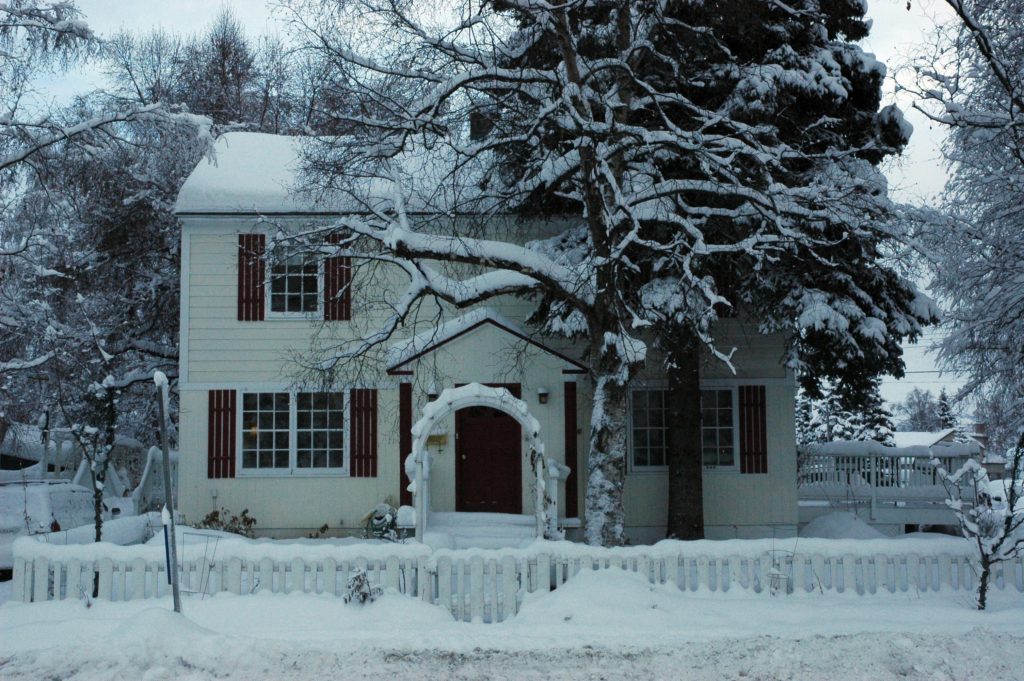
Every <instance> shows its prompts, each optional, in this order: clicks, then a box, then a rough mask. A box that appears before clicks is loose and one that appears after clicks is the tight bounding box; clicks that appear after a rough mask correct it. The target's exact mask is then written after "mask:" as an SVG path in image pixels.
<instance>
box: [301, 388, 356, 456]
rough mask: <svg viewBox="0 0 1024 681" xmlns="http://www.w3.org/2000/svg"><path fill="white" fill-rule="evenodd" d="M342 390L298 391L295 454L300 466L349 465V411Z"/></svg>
mask: <svg viewBox="0 0 1024 681" xmlns="http://www.w3.org/2000/svg"><path fill="white" fill-rule="evenodd" d="M343 402H344V400H343V399H342V395H341V393H298V394H297V395H296V400H295V405H296V406H295V411H296V413H295V418H296V421H295V437H296V440H295V456H296V465H297V466H298V467H299V468H341V467H342V466H344V465H345V437H344V436H345V412H344V410H343V409H342V403H343Z"/></svg>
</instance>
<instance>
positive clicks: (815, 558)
mask: <svg viewBox="0 0 1024 681" xmlns="http://www.w3.org/2000/svg"><path fill="white" fill-rule="evenodd" d="M814 541H815V540H801V542H800V543H810V544H812V545H813V543H814ZM818 541H823V540H818ZM930 541H935V540H930ZM938 541H939V542H942V541H943V540H938ZM872 545H876V546H877V543H875V542H868V543H866V544H863V546H864V547H865V552H862V553H860V554H853V553H841V554H834V555H829V554H827V553H823V552H807V553H803V552H801V553H793V552H791V551H785V550H774V551H761V552H759V553H754V552H751V553H749V554H748V555H700V554H694V555H690V554H688V553H685V552H678V553H671V552H670V553H666V552H665V550H664V549H661V548H660V547H652V549H653V551H652V553H650V554H648V553H642V552H639V551H638V550H637V549H627V550H626V551H623V552H616V551H613V550H600V549H595V550H593V551H594V553H593V555H587V554H586V553H584V552H582V547H577V548H574V549H573V550H571V551H570V552H568V553H566V554H558V553H544V552H541V553H536V554H532V555H531V554H529V553H528V552H525V551H522V550H520V551H488V552H480V551H472V552H458V551H453V552H442V554H441V555H438V554H434V555H421V556H419V557H411V556H410V555H409V554H408V553H406V555H404V556H398V555H394V556H389V557H385V558H372V559H365V558H356V559H352V560H334V559H331V558H326V559H317V560H304V559H303V558H300V557H296V558H294V559H292V560H288V561H282V560H273V559H271V558H263V559H261V560H244V559H242V558H237V557H234V558H232V557H228V558H218V559H217V560H210V561H205V560H186V561H183V562H181V563H180V565H181V585H182V590H183V591H186V592H189V591H191V592H193V593H195V594H201V595H204V596H205V595H212V594H215V593H217V592H219V591H227V592H231V593H234V594H249V593H255V592H257V591H269V592H273V593H293V592H300V593H330V594H341V593H343V592H344V589H345V585H346V584H347V581H348V577H349V575H351V573H352V571H353V570H355V569H363V570H365V571H366V572H367V574H368V576H369V578H370V581H371V582H372V583H374V584H378V585H381V586H384V587H388V588H391V589H394V590H395V591H397V592H399V593H402V594H407V595H409V596H414V597H417V598H420V599H422V600H423V601H426V602H428V603H434V604H438V605H441V606H443V607H445V608H447V609H448V610H449V611H450V612H451V613H452V615H453V616H454V617H455V618H456V619H458V620H465V621H482V622H500V621H504V620H506V619H508V618H509V617H512V616H513V615H515V614H516V613H517V612H518V611H519V607H520V605H521V604H522V602H523V599H524V597H525V596H526V595H527V594H530V593H534V592H538V591H539V592H547V591H550V590H554V589H557V588H559V587H561V586H562V585H563V584H564V583H566V582H567V581H569V580H571V579H572V578H573V577H574V576H576V575H577V574H579V573H580V572H581V571H583V570H604V569H622V570H628V571H632V572H637V573H640V574H642V575H644V576H646V577H647V579H648V580H649V581H650V582H652V583H662V584H663V583H668V584H675V585H676V586H677V587H678V588H679V589H681V590H683V591H685V592H701V593H702V594H704V595H708V594H714V593H726V592H729V593H731V592H734V591H743V592H748V593H752V594H765V595H767V594H789V595H800V594H804V595H807V594H813V593H816V592H817V593H824V592H835V593H849V594H858V595H865V594H876V593H878V594H885V593H894V594H899V593H910V594H920V593H924V592H938V591H969V590H972V589H974V588H975V585H976V577H975V574H976V573H975V566H974V565H973V564H972V562H971V560H970V557H969V555H968V554H967V553H966V552H957V551H948V550H944V551H941V552H934V553H912V552H907V553H893V552H874V553H870V552H867V551H870V547H871V546H872ZM844 546H845V545H844ZM949 546H950V545H949V544H946V545H945V546H944V548H947V549H948V548H949ZM957 546H961V544H957ZM76 548H80V547H74V546H68V547H47V552H46V554H45V555H44V554H39V555H36V556H35V557H32V556H31V555H29V556H28V557H27V558H26V556H24V555H17V554H16V556H15V564H14V584H13V592H14V596H13V597H14V599H15V600H20V601H24V602H38V601H47V600H62V599H70V598H84V597H85V596H86V595H87V594H88V595H91V592H92V588H93V583H94V580H96V579H98V586H99V597H100V598H104V599H109V600H114V601H122V600H134V599H139V598H154V597H160V596H164V595H165V594H167V592H168V586H167V579H166V572H165V567H164V564H163V562H162V561H156V560H147V559H144V558H135V559H133V560H113V559H111V558H100V559H99V560H84V559H80V558H79V557H76V555H86V554H85V553H80V554H76V551H75V549H76ZM992 584H993V588H995V589H1010V588H1015V589H1016V590H1017V591H1019V592H1024V557H1021V558H1017V559H1016V560H1014V561H1012V562H1008V563H1004V564H1002V565H999V566H997V568H996V571H995V578H994V579H993V582H992Z"/></svg>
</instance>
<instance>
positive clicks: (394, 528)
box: [364, 503, 398, 541]
mask: <svg viewBox="0 0 1024 681" xmlns="http://www.w3.org/2000/svg"><path fill="white" fill-rule="evenodd" d="M364 519H365V521H366V535H365V536H366V538H367V539H383V540H385V541H398V524H397V520H398V511H397V510H396V509H395V507H394V506H392V505H391V504H387V503H380V504H377V505H376V506H374V507H373V510H372V511H370V512H369V513H367V514H366V515H365V516H364Z"/></svg>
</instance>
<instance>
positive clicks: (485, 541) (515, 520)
mask: <svg viewBox="0 0 1024 681" xmlns="http://www.w3.org/2000/svg"><path fill="white" fill-rule="evenodd" d="M534 539H536V519H535V518H534V517H533V516H530V515H516V514H511V513H431V514H430V524H429V525H428V528H427V533H426V535H425V536H424V538H423V540H424V543H426V544H427V545H429V546H431V547H432V548H435V549H441V548H447V549H469V548H480V549H504V548H522V547H525V546H527V545H528V544H530V543H531V542H533V540H534Z"/></svg>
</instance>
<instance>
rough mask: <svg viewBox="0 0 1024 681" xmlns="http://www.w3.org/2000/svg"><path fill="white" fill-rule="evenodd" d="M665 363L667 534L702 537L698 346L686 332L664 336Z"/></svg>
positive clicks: (679, 536) (680, 536) (702, 495)
mask: <svg viewBox="0 0 1024 681" xmlns="http://www.w3.org/2000/svg"><path fill="white" fill-rule="evenodd" d="M666 335H667V336H668V337H670V338H671V339H672V340H671V345H670V346H669V347H667V348H666V350H667V354H668V357H667V364H668V418H669V430H668V531H667V535H668V536H669V537H672V538H675V539H702V538H703V537H704V492H703V475H704V467H703V466H702V465H701V451H700V446H701V439H700V345H699V344H698V343H697V339H696V338H694V337H693V335H692V334H690V333H688V332H680V333H675V334H666Z"/></svg>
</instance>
